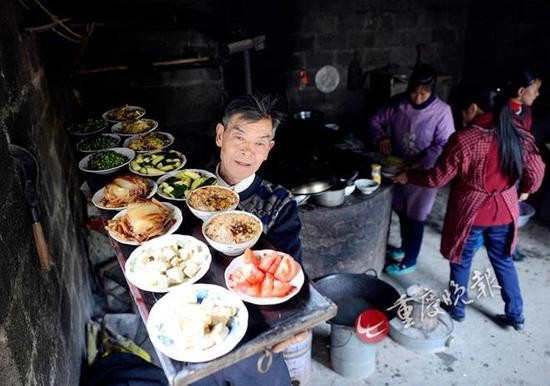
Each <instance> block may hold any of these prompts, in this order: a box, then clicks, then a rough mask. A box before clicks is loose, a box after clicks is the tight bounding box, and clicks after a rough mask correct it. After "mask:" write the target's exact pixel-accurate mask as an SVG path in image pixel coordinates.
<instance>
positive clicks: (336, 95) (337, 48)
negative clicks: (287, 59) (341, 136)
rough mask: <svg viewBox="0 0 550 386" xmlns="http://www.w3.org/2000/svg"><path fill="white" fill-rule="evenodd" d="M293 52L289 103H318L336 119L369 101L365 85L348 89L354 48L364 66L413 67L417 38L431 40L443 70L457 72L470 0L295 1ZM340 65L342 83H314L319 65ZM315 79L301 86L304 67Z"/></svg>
mask: <svg viewBox="0 0 550 386" xmlns="http://www.w3.org/2000/svg"><path fill="white" fill-rule="evenodd" d="M295 4H296V15H295V17H294V20H295V24H296V25H295V27H294V35H293V36H292V38H291V40H290V41H291V44H292V47H291V50H292V53H291V55H292V58H291V64H290V68H289V72H288V74H287V92H288V98H289V104H290V106H291V107H292V109H293V110H298V109H301V108H308V109H309V108H316V109H319V110H321V111H323V112H325V113H326V114H328V115H329V116H332V117H334V118H335V119H340V120H341V119H344V118H345V117H344V116H345V115H346V114H357V113H358V112H359V111H360V110H362V109H365V108H368V106H364V104H365V103H368V101H365V100H364V95H363V93H362V92H361V91H359V92H358V91H357V90H347V89H346V85H347V74H348V66H349V64H350V62H351V61H352V59H353V55H354V52H355V51H357V52H358V53H359V55H360V64H361V67H362V68H363V70H364V71H370V70H373V69H377V68H381V67H384V66H386V65H388V64H392V65H396V66H399V67H402V68H401V71H404V72H405V73H407V74H408V73H410V70H411V66H413V65H414V63H415V60H416V46H417V44H426V45H428V47H429V48H430V51H431V55H429V56H430V57H427V59H428V60H429V61H432V62H433V63H434V64H435V66H436V68H437V69H438V71H439V72H440V73H443V74H450V75H454V76H456V75H457V74H458V73H459V72H460V69H461V66H462V57H463V53H464V50H463V43H464V33H465V28H466V14H467V9H468V4H469V2H468V1H460V0H440V1H435V0H419V1H415V0H365V1H351V0H346V1H325V0H320V1H317V2H311V1H306V0H298V1H296V3H295ZM327 64H330V65H333V66H335V67H336V68H337V69H338V71H339V75H340V85H339V86H338V88H337V89H336V90H335V91H334V92H332V93H330V94H326V95H324V94H322V93H321V92H319V91H318V90H317V89H316V88H315V85H314V78H315V74H316V72H317V70H318V69H319V68H320V67H322V66H324V65H327ZM301 68H305V69H306V70H307V73H308V75H309V80H310V84H309V86H308V87H306V88H305V89H303V90H299V88H298V79H299V70H300V69H301Z"/></svg>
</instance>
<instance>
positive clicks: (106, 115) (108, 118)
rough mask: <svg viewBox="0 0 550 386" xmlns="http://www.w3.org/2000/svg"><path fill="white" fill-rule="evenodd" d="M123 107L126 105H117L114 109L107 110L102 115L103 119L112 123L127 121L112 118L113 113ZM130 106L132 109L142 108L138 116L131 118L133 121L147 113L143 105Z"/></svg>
mask: <svg viewBox="0 0 550 386" xmlns="http://www.w3.org/2000/svg"><path fill="white" fill-rule="evenodd" d="M122 107H124V106H121V107H115V108H114V109H111V110H108V111H105V112H104V113H103V115H102V117H103V119H105V120H106V121H107V122H111V123H116V122H121V121H125V119H122V120H120V119H113V118H111V114H112V113H114V112H115V111H116V110H118V109H120V108H122ZM128 107H129V108H131V109H132V110H140V113H139V115H138V116H137V118H133V119H130V120H131V121H134V120H136V119H140V118H141V117H143V116H144V115H145V109H144V108H143V107H140V106H128Z"/></svg>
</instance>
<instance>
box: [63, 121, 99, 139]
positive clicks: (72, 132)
mask: <svg viewBox="0 0 550 386" xmlns="http://www.w3.org/2000/svg"><path fill="white" fill-rule="evenodd" d="M88 120H96V121H97V122H98V124H100V123H101V121H103V125H101V126H100V127H99V128H97V129H94V130H90V131H79V130H78V126H79V125H81V124H83V123H85V122H86V121H83V122H78V123H73V124H72V125H70V126H69V127H67V131H68V132H69V134H70V135H74V136H77V137H81V136H86V135H91V134H97V133H100V132H102V131H103V130H105V129H106V128H107V127H108V126H109V124H108V123H107V122H105V121H104V120H102V119H101V118H98V119H95V118H89V119H88Z"/></svg>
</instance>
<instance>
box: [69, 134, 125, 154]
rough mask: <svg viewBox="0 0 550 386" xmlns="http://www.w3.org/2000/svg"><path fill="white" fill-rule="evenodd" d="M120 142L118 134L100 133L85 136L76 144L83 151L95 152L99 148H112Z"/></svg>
mask: <svg viewBox="0 0 550 386" xmlns="http://www.w3.org/2000/svg"><path fill="white" fill-rule="evenodd" d="M119 144H120V136H118V135H116V134H98V135H94V136H90V137H87V138H84V139H83V140H82V141H80V142H78V143H77V144H76V149H77V150H78V151H79V152H81V153H95V152H96V151H99V150H107V149H112V148H113V147H117V146H118V145H119Z"/></svg>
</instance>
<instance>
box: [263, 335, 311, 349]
mask: <svg viewBox="0 0 550 386" xmlns="http://www.w3.org/2000/svg"><path fill="white" fill-rule="evenodd" d="M308 334H309V330H306V331H302V332H300V333H298V334H296V335H294V336H291V337H290V338H288V339H286V340H283V341H282V342H281V343H277V344H276V345H275V346H273V347H271V351H273V352H274V353H280V352H283V351H285V350H286V349H287V348H288V347H289V346H291V345H293V344H295V343H300V342H302V341H304V340H306V338H307V336H308Z"/></svg>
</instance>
